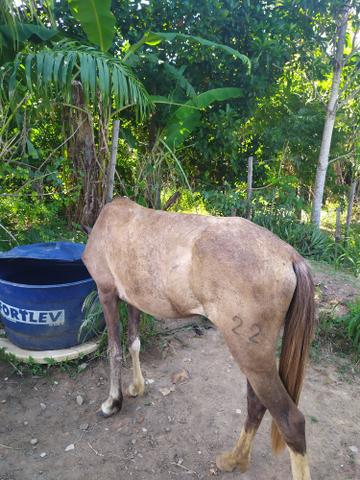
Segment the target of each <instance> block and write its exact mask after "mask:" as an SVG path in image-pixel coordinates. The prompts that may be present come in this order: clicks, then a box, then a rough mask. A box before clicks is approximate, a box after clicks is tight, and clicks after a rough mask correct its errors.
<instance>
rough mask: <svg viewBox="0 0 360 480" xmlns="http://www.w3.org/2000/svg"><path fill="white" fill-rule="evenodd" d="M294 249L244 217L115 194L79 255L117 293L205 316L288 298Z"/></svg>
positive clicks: (164, 309) (147, 305) (146, 306)
mask: <svg viewBox="0 0 360 480" xmlns="http://www.w3.org/2000/svg"><path fill="white" fill-rule="evenodd" d="M294 255H296V252H295V251H294V250H293V249H292V247H290V246H289V245H287V244H286V243H285V242H282V241H281V240H280V239H279V238H278V237H276V236H275V235H273V234H272V233H271V232H269V231H268V230H266V229H264V228H262V227H259V226H257V225H255V224H253V223H252V222H249V221H247V220H245V219H242V218H238V217H236V218H233V217H231V218H229V217H212V216H204V215H193V214H178V213H168V212H163V211H156V210H151V209H147V208H144V207H141V206H139V205H137V204H136V203H134V202H132V201H130V200H128V199H126V198H121V199H117V200H114V201H113V202H112V203H110V204H108V205H107V206H106V207H105V208H104V209H103V210H102V212H101V213H100V216H99V218H98V220H97V222H96V224H95V226H94V229H93V231H92V233H91V235H90V238H89V242H88V245H87V247H86V250H85V253H84V261H85V263H86V265H87V266H88V268H89V270H90V273H91V274H92V275H93V276H94V278H95V281H96V282H97V283H98V280H97V278H96V277H98V278H99V281H103V279H106V281H109V278H110V276H111V278H112V279H113V282H115V284H116V288H117V290H118V292H119V296H120V297H121V298H123V299H124V300H126V301H128V302H129V303H132V304H133V305H135V306H137V307H138V308H139V309H141V310H144V311H147V312H149V313H153V314H155V313H156V312H155V310H156V309H158V310H159V315H161V314H163V315H166V314H167V315H168V316H183V315H184V316H185V315H191V314H195V313H198V314H203V315H204V314H205V315H207V316H210V315H209V313H210V310H211V311H212V309H213V305H214V304H218V305H220V304H222V303H224V302H230V301H231V303H233V302H240V303H241V302H242V299H244V303H246V302H245V299H246V301H247V300H248V299H252V300H254V299H256V301H257V302H259V304H263V303H264V302H266V303H267V305H268V306H269V308H270V307H271V305H272V303H274V302H278V301H279V296H281V295H282V296H283V297H284V299H286V302H287V300H288V298H290V299H291V296H292V293H293V291H294V288H295V284H296V280H295V277H294V273H293V270H292V258H293V257H294ZM104 272H106V274H104ZM287 306H288V305H287ZM208 310H209V311H208Z"/></svg>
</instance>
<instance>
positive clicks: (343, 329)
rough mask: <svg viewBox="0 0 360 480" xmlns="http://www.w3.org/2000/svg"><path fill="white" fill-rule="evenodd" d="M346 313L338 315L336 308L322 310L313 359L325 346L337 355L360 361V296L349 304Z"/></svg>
mask: <svg viewBox="0 0 360 480" xmlns="http://www.w3.org/2000/svg"><path fill="white" fill-rule="evenodd" d="M348 308H349V311H348V313H347V314H346V315H342V316H337V315H336V314H335V313H334V308H333V309H331V310H321V311H320V313H319V324H318V329H317V332H316V336H315V340H314V342H313V350H314V351H313V359H314V358H315V359H316V358H318V355H319V351H320V350H321V349H323V348H325V349H327V350H329V351H331V352H332V353H335V354H337V355H340V356H343V357H348V358H349V359H350V360H351V361H352V362H353V363H355V364H358V363H359V362H360V298H359V299H358V300H356V301H355V302H352V303H349V304H348Z"/></svg>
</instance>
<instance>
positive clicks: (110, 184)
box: [105, 120, 120, 203]
mask: <svg viewBox="0 0 360 480" xmlns="http://www.w3.org/2000/svg"><path fill="white" fill-rule="evenodd" d="M119 128H120V120H114V122H113V129H112V142H111V156H110V162H109V169H108V174H107V179H106V197H105V203H109V202H111V200H112V198H113V194H114V178H115V167H116V156H117V150H118V143H119Z"/></svg>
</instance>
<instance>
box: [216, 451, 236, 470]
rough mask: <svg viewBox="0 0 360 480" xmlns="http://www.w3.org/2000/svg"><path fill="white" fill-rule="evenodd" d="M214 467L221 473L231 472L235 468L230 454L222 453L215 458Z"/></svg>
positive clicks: (234, 462)
mask: <svg viewBox="0 0 360 480" xmlns="http://www.w3.org/2000/svg"><path fill="white" fill-rule="evenodd" d="M216 466H217V468H218V469H219V470H221V471H222V472H233V471H234V470H235V468H236V467H237V462H236V461H235V460H234V457H233V455H232V453H231V452H230V453H222V454H221V455H218V456H217V457H216Z"/></svg>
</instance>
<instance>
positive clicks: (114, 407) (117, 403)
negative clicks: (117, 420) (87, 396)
mask: <svg viewBox="0 0 360 480" xmlns="http://www.w3.org/2000/svg"><path fill="white" fill-rule="evenodd" d="M121 407H122V398H120V399H113V400H112V401H111V404H110V405H109V401H108V400H106V402H104V403H103V404H102V405H101V408H99V410H98V411H97V412H96V415H97V416H98V417H99V418H109V417H111V416H112V415H115V413H118V412H120V410H121Z"/></svg>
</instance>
